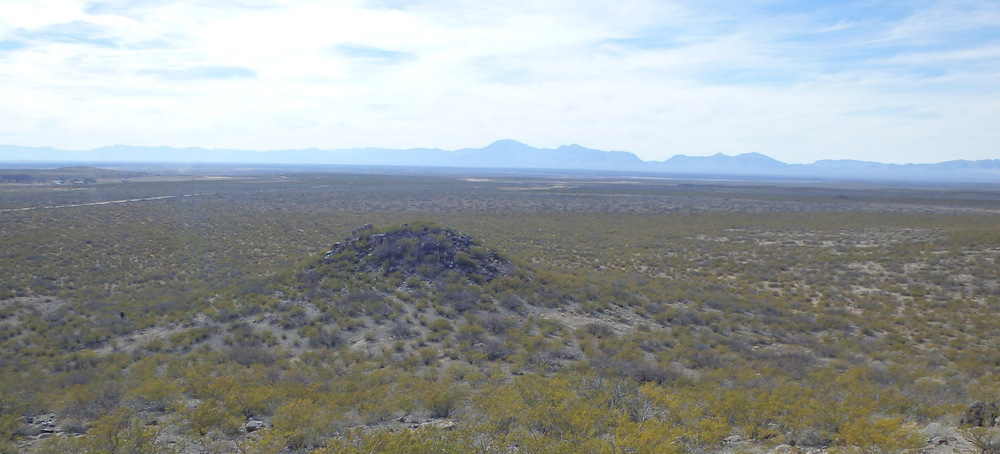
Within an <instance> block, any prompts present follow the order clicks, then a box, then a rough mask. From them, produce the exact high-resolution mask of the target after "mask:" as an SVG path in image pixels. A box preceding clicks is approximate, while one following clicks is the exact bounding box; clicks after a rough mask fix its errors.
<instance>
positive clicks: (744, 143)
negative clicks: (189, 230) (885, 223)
mask: <svg viewBox="0 0 1000 454" xmlns="http://www.w3.org/2000/svg"><path fill="white" fill-rule="evenodd" d="M499 139H513V140H517V141H520V142H523V143H526V144H528V145H531V146H535V147H539V148H556V147H559V146H560V145H568V144H580V145H582V146H585V147H589V148H596V149H601V150H616V151H630V152H633V153H635V154H636V155H637V156H639V157H640V158H642V159H645V160H665V159H668V158H670V157H671V156H674V155H689V156H708V155H713V154H716V153H724V154H728V155H736V154H741V153H748V152H757V153H763V154H765V155H768V156H771V157H773V158H775V159H778V160H780V161H783V162H787V163H811V162H814V161H816V160H820V159H858V160H866V161H880V162H889V163H908V162H914V163H917V162H942V161H948V160H953V159H969V160H978V159H998V158H1000V2H998V1H996V0H972V1H964V0H946V1H935V0H927V1H924V0H907V1H895V0H885V1H876V0H865V1H855V0H843V1H812V0H810V1H806V0H801V1H769V0H740V1H719V0H690V1H689V0H682V1H668V0H660V1H656V0H607V1H605V0H573V1H568V0H547V1H520V0H494V1H490V2H482V1H474V0H426V1H424V0H414V1H407V0H357V1H354V0H343V1H304V0H283V1H280V2H271V1H251V0H246V1H242V0H211V1H197V0H190V1H188V0H180V1H170V0H107V1H74V0H32V1H7V0H0V144H5V145H21V146H50V147H55V148H62V149H70V150H82V149H90V148H97V147H102V146H110V145H116V144H120V145H135V146H160V145H165V146H172V147H203V148H224V149H247V150H279V149H301V148H319V149H339V148H360V147H387V148H417V147H426V148H441V149H446V150H453V149H461V148H479V147H483V146H486V145H488V144H490V143H491V142H493V141H496V140H499Z"/></svg>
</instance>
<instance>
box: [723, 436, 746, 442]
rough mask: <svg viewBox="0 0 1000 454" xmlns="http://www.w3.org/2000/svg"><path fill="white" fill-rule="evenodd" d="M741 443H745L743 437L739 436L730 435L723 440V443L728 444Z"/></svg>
mask: <svg viewBox="0 0 1000 454" xmlns="http://www.w3.org/2000/svg"><path fill="white" fill-rule="evenodd" d="M741 441H743V437H741V436H739V435H730V436H728V437H726V438H724V439H722V442H723V443H726V444H732V443H739V442H741Z"/></svg>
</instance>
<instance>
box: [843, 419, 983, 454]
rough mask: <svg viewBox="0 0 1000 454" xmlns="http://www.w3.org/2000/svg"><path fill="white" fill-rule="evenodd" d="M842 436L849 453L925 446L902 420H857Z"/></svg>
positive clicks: (891, 453) (890, 453) (892, 452)
mask: <svg viewBox="0 0 1000 454" xmlns="http://www.w3.org/2000/svg"><path fill="white" fill-rule="evenodd" d="M840 435H841V437H843V439H844V443H845V444H847V445H848V448H847V450H848V451H849V452H857V453H861V454H902V453H907V452H917V451H918V450H920V448H922V447H923V446H924V443H923V438H922V437H921V436H920V433H919V432H917V431H916V429H914V428H912V427H907V426H906V425H904V424H903V420H902V418H877V419H869V418H857V419H854V420H851V421H848V422H847V423H846V424H844V427H843V428H841V430H840ZM990 452H1000V451H990Z"/></svg>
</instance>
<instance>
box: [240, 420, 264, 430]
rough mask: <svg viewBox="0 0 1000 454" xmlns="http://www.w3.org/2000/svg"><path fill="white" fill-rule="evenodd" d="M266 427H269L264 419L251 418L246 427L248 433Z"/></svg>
mask: <svg viewBox="0 0 1000 454" xmlns="http://www.w3.org/2000/svg"><path fill="white" fill-rule="evenodd" d="M266 427H267V424H266V423H264V421H261V420H259V419H251V420H248V421H247V424H246V426H245V429H246V431H247V433H251V432H256V431H258V430H261V429H264V428H266Z"/></svg>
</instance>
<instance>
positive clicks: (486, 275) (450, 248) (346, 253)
mask: <svg viewBox="0 0 1000 454" xmlns="http://www.w3.org/2000/svg"><path fill="white" fill-rule="evenodd" d="M321 263H322V264H323V265H335V264H339V265H343V267H344V268H345V269H349V270H351V271H352V272H355V273H356V272H364V273H375V274H382V275H391V274H401V275H402V276H403V277H404V278H413V277H416V278H418V279H421V280H425V281H428V282H429V281H435V280H440V279H441V278H443V276H444V275H445V274H448V273H457V274H459V275H461V276H462V277H464V278H466V279H468V280H470V281H472V282H476V283H483V282H488V281H492V280H493V279H496V278H497V277H501V276H508V275H510V274H511V273H512V272H513V270H514V265H513V264H512V263H510V262H509V261H508V260H507V259H505V258H503V257H502V256H501V255H500V254H499V253H497V252H496V251H493V250H489V249H486V248H485V247H483V246H481V245H480V244H479V242H478V241H476V240H475V239H474V238H472V237H471V236H469V235H466V234H463V233H461V232H457V231H455V230H451V229H446V228H443V227H441V226H438V225H435V224H431V223H426V222H415V223H413V224H412V225H411V224H402V225H400V226H398V227H392V228H388V229H384V230H378V229H375V228H374V227H372V225H371V224H366V225H364V226H362V227H359V228H358V229H357V230H355V231H354V236H351V237H350V238H347V239H345V240H344V241H342V242H337V243H334V245H333V247H331V248H330V250H329V251H328V252H327V253H326V254H325V255H324V257H323V260H322V262H321ZM315 272H317V270H316V268H315V267H311V268H310V269H309V270H308V271H307V273H315Z"/></svg>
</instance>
